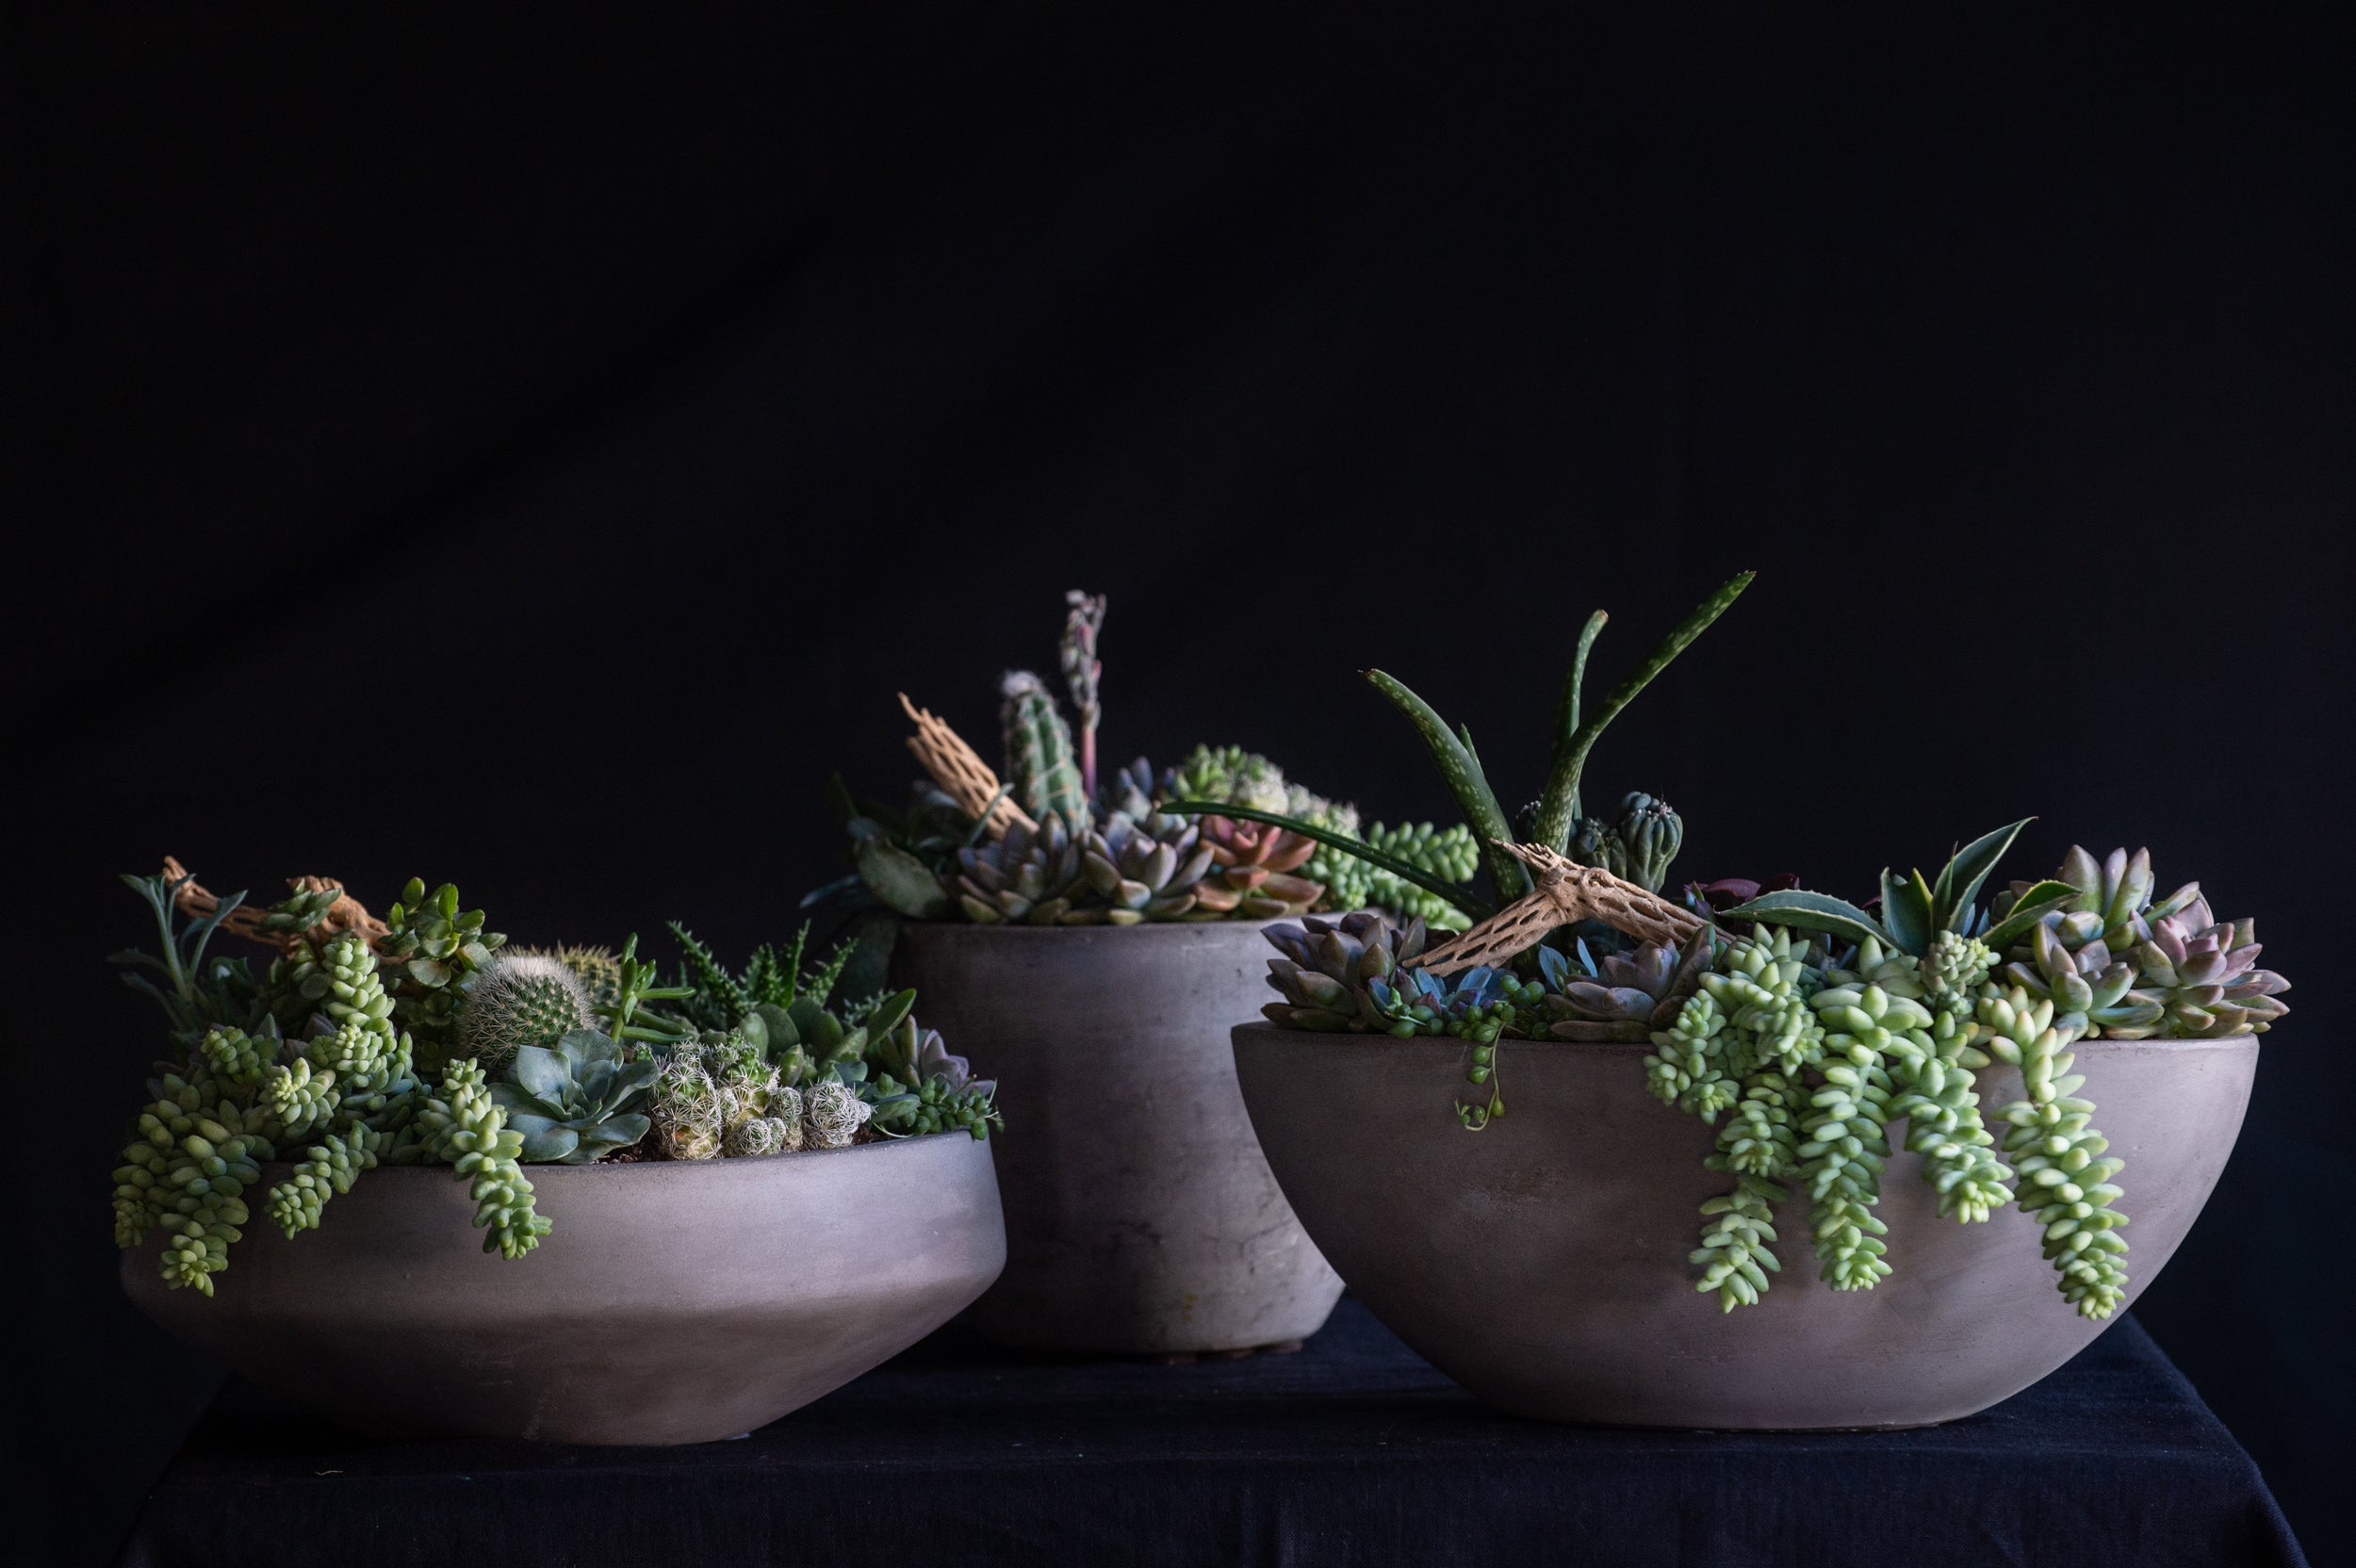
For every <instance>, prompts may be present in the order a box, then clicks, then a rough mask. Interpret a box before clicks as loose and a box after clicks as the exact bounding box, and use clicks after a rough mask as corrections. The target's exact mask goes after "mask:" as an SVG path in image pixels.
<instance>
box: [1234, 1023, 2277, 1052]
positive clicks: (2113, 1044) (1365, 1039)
mask: <svg viewBox="0 0 2356 1568" xmlns="http://www.w3.org/2000/svg"><path fill="white" fill-rule="evenodd" d="M1229 1027H1231V1028H1234V1029H1236V1030H1244V1029H1258V1030H1264V1031H1266V1032H1267V1033H1268V1034H1271V1035H1287V1036H1292V1037H1298V1038H1300V1039H1301V1040H1303V1041H1328V1042H1331V1043H1333V1044H1335V1045H1388V1046H1407V1047H1413V1046H1415V1044H1417V1043H1418V1042H1420V1041H1429V1042H1431V1044H1432V1046H1434V1047H1442V1046H1445V1047H1447V1048H1448V1049H1450V1050H1462V1049H1464V1047H1465V1046H1466V1045H1469V1044H1470V1043H1472V1042H1471V1041H1469V1040H1461V1039H1458V1038H1457V1037H1455V1036H1453V1035H1406V1036H1400V1035H1383V1034H1377V1033H1376V1032H1374V1031H1373V1030H1367V1031H1366V1032H1365V1033H1363V1034H1362V1033H1359V1032H1357V1031H1355V1030H1350V1029H1287V1028H1285V1027H1284V1025H1283V1024H1281V1023H1276V1022H1273V1021H1269V1020H1268V1019H1264V1018H1255V1019H1243V1020H1238V1021H1236V1022H1235V1023H1234V1024H1232V1025H1230V1026H1229ZM2257 1038H2258V1035H2257V1033H2256V1032H2255V1031H2254V1030H2247V1029H2246V1030H2244V1031H2242V1032H2241V1033H2240V1034H2238V1035H2202V1036H2199V1037H2195V1038H2191V1039H2186V1038H2183V1037H2161V1036H2156V1035H2155V1036H2151V1037H2148V1038H2144V1039H2136V1040H2121V1039H2113V1038H2111V1037H2109V1036H2107V1035H2105V1036H2103V1037H2102V1038H2100V1039H2091V1040H2088V1039H2081V1040H2073V1041H2071V1042H2070V1045H2069V1047H2068V1048H2067V1049H2069V1050H2070V1051H2073V1052H2076V1051H2086V1050H2100V1049H2102V1048H2105V1047H2109V1048H2123V1047H2126V1046H2147V1047H2156V1048H2166V1049H2186V1050H2212V1051H2213V1050H2217V1049H2220V1048H2222V1047H2225V1046H2229V1045H2239V1044H2240V1043H2242V1042H2243V1041H2244V1040H2256V1039H2257ZM1496 1043H1497V1044H1498V1045H1500V1046H1524V1045H1534V1046H1544V1047H1546V1048H1547V1049H1548V1050H1552V1051H1568V1052H1580V1053H1587V1054H1595V1055H1625V1054H1630V1053H1639V1054H1641V1053H1644V1052H1648V1051H1650V1050H1651V1049H1652V1047H1651V1045H1649V1044H1648V1043H1646V1042H1644V1041H1642V1040H1558V1039H1534V1040H1532V1039H1513V1038H1505V1037H1500V1038H1499V1039H1498V1040H1497V1042H1496Z"/></svg>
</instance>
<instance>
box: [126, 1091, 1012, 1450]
mask: <svg viewBox="0 0 2356 1568" xmlns="http://www.w3.org/2000/svg"><path fill="white" fill-rule="evenodd" d="M991 1147H992V1145H991V1144H989V1143H976V1142H975V1141H973V1139H972V1138H970V1137H968V1136H966V1135H964V1134H962V1133H951V1134H944V1135H938V1136H933V1137H922V1138H910V1139H908V1140H907V1141H905V1142H890V1143H872V1144H861V1145H859V1146H857V1147H855V1148H851V1149H841V1150H828V1151H823V1152H806V1153H798V1154H776V1155H769V1156H766V1157H760V1158H744V1159H730V1160H710V1161H699V1162H696V1163H695V1164H669V1163H662V1162H649V1163H645V1164H636V1165H581V1166H566V1165H556V1166H532V1167H530V1168H529V1171H530V1174H531V1176H532V1184H533V1186H534V1188H535V1189H536V1190H537V1193H538V1201H539V1207H540V1212H541V1213H542V1214H545V1215H547V1216H548V1217H549V1218H550V1219H552V1220H554V1221H555V1225H556V1228H555V1230H554V1232H553V1233H551V1234H549V1235H548V1237H547V1238H546V1239H545V1240H543V1241H542V1242H541V1244H540V1245H539V1247H538V1248H537V1249H535V1250H533V1251H532V1252H531V1253H529V1254H528V1255H526V1256H525V1257H522V1258H519V1259H517V1260H515V1262H512V1263H511V1262H508V1261H506V1260H505V1259H502V1258H499V1257H498V1256H497V1255H495V1254H494V1255H486V1254H485V1253H484V1252H483V1248H482V1242H483V1233H481V1232H480V1231H477V1230H476V1229H475V1228H474V1225H473V1218H474V1203H473V1201H472V1200H471V1199H469V1198H468V1197H467V1195H466V1184H464V1183H462V1182H460V1181H459V1180H458V1179H457V1178H456V1177H455V1176H454V1175H453V1174H452V1173H451V1172H450V1169H449V1168H446V1167H433V1166H426V1167H404V1168H383V1169H377V1170H371V1171H369V1172H368V1174H367V1175H366V1176H364V1177H362V1178H361V1179H360V1181H359V1182H358V1183H357V1184H354V1185H353V1187H352V1191H350V1192H349V1193H346V1194H344V1195H343V1196H342V1197H339V1198H337V1199H335V1201H332V1202H331V1203H330V1204H329V1205H328V1208H327V1214H326V1217H325V1218H324V1220H323V1221H322V1222H321V1224H320V1226H319V1229H318V1230H317V1231H311V1232H306V1233H303V1234H302V1235H301V1236H299V1237H297V1238H296V1239H295V1240H293V1241H288V1240H287V1239H286V1237H285V1236H283V1235H281V1234H280V1233H278V1232H277V1231H276V1230H275V1229H273V1228H272V1227H271V1226H270V1224H269V1223H268V1222H267V1221H266V1220H264V1219H262V1218H261V1217H260V1214H259V1204H258V1203H257V1204H256V1205H255V1209H256V1215H255V1218H254V1223H252V1224H251V1225H248V1226H246V1227H245V1228H244V1229H245V1239H244V1240H242V1241H240V1242H238V1243H237V1246H236V1247H235V1248H234V1249H233V1250H231V1252H230V1264H229V1268H228V1270H227V1272H225V1273H223V1274H221V1275H219V1276H217V1277H216V1279H215V1286H216V1289H217V1291H218V1295H217V1296H216V1297H215V1298H213V1299H205V1297H204V1296H202V1295H200V1294H199V1293H197V1292H196V1291H193V1290H168V1289H166V1288H165V1286H164V1282H163V1281H162V1280H161V1279H159V1278H158V1277H157V1276H156V1273H155V1258H156V1252H157V1250H158V1248H157V1245H156V1244H155V1243H153V1242H151V1243H150V1244H149V1245H148V1246H146V1247H142V1248H139V1249H137V1250H133V1251H129V1252H126V1253H124V1254H123V1289H124V1290H125V1291H126V1292H127V1293H128V1294H129V1295H130V1297H131V1299H132V1300H133V1301H135V1302H137V1303H138V1304H139V1308H140V1309H141V1310H142V1311H144V1312H145V1313H146V1314H147V1315H148V1316H150V1317H152V1318H154V1319H155V1321H156V1322H157V1323H159V1324H161V1325H162V1326H163V1327H164V1329H166V1330H167V1331H170V1332H171V1333H172V1334H173V1335H175V1336H177V1337H178V1338H180V1339H182V1340H184V1341H186V1342H187V1343H188V1344H189V1345H191V1346H193V1347H194V1348H197V1349H198V1350H201V1351H203V1352H204V1353H205V1354H206V1355H209V1356H212V1357H214V1358H216V1359H218V1360H220V1361H222V1362H225V1363H227V1364H229V1365H230V1366H231V1367H232V1368H233V1369H234V1370H236V1371H237V1372H238V1373H240V1374H241V1375H243V1376H245V1377H247V1378H250V1379H252V1380H254V1382H257V1383H259V1384H261V1385H262V1386H264V1387H265V1388H268V1389H270V1390H271V1391H273V1392H275V1393H278V1394H282V1395H285V1396H286V1397H291V1398H295V1399H299V1400H303V1401H305V1402H309V1403H312V1404H314V1405H318V1406H319V1407H320V1408H321V1409H322V1411H323V1412H324V1413H326V1414H328V1415H329V1416H331V1417H332V1418H333V1419H334V1420H335V1421H336V1422H338V1423H339V1424H342V1425H345V1426H349V1427H353V1428H356V1429H360V1430H363V1431H367V1432H374V1433H384V1434H390V1435H406V1434H411V1433H426V1432H432V1433H460V1434H466V1435H471V1436H483V1437H507V1438H530V1439H535V1440H540V1441H547V1442H559V1443H599V1444H668V1443H701V1442H706V1441H709V1440H711V1439H713V1438H722V1437H731V1436H734V1435H735V1434H736V1433H738V1432H743V1431H748V1430H750V1429H753V1428H755V1427H759V1426H761V1425H764V1424H765V1423H767V1422H770V1421H774V1420H776V1419H777V1417H778V1416H780V1415H783V1414H785V1413H788V1412H790V1411H794V1410H798V1409H799V1408H801V1407H802V1406H803V1405H806V1404H808V1403H810V1401H811V1400H812V1399H815V1398H817V1397H819V1396H820V1395H823V1394H826V1393H827V1392H829V1391H830V1390H833V1389H836V1388H839V1387H841V1386H842V1385H843V1384H844V1383H846V1382H848V1381H850V1380H852V1379H853V1378H856V1377H858V1376H859V1374H860V1373H862V1372H864V1371H866V1370H867V1369H868V1368H870V1367H872V1366H874V1365H875V1364H877V1363H879V1362H882V1361H884V1360H886V1359H888V1358H889V1357H891V1356H892V1355H895V1354H897V1353H898V1352H899V1351H901V1350H903V1349H906V1348H908V1346H910V1345H913V1344H915V1343H916V1341H918V1340H919V1339H922V1338H923V1337H924V1335H926V1334H928V1333H930V1332H931V1331H933V1330H934V1329H936V1328H939V1327H940V1326H941V1324H942V1323H944V1322H946V1321H947V1320H948V1319H949V1318H950V1317H951V1316H953V1315H956V1314H957V1312H958V1311H959V1310H960V1309H962V1308H963V1307H965V1306H966V1305H967V1304H968V1303H969V1302H971V1301H972V1300H973V1299H974V1298H975V1297H976V1296H978V1295H980V1294H981V1293H982V1291H983V1289H984V1288H985V1287H987V1286H988V1285H989V1283H990V1281H991V1280H993V1279H995V1278H997V1276H998V1270H999V1267H1000V1266H1002V1265H1003V1264H1004V1262H1005V1261H1006V1235H1005V1232H1004V1230H1003V1229H1002V1227H1001V1223H1000V1219H999V1211H998V1185H997V1181H996V1178H995V1176H994V1175H993V1173H992V1170H991V1166H990V1150H991ZM285 1170H286V1168H285V1167H273V1168H269V1169H267V1170H266V1171H265V1173H264V1174H265V1179H266V1180H276V1179H277V1178H278V1177H279V1176H280V1175H283V1174H284V1173H285Z"/></svg>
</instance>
